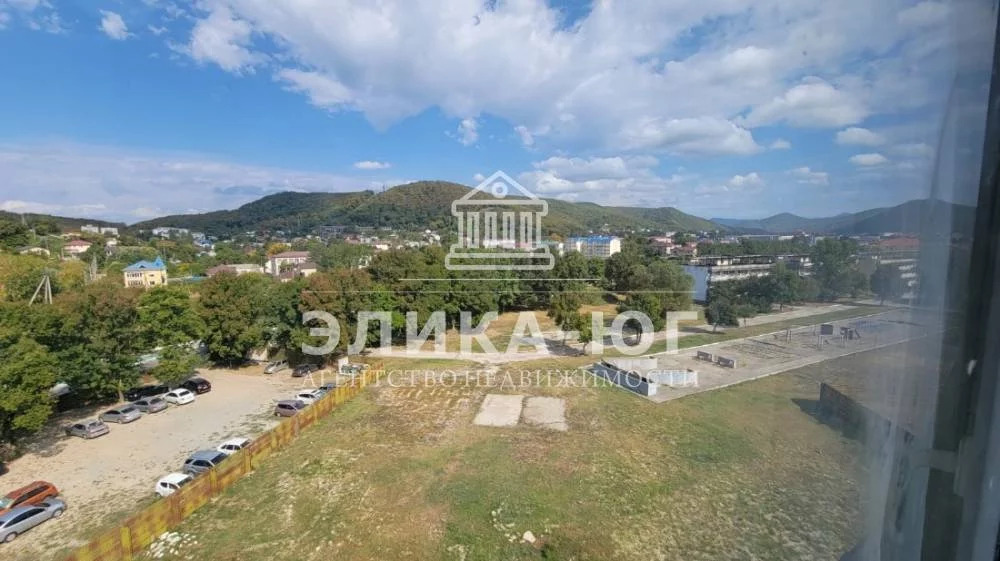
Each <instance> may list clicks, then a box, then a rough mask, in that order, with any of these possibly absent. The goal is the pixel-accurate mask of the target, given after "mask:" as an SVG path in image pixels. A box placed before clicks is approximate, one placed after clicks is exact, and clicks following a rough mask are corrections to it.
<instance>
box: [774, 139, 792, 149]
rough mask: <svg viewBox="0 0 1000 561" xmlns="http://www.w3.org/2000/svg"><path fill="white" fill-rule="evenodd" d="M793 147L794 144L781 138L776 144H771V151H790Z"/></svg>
mask: <svg viewBox="0 0 1000 561" xmlns="http://www.w3.org/2000/svg"><path fill="white" fill-rule="evenodd" d="M791 147H792V143H791V142H788V141H787V140H785V139H784V138H779V139H778V140H775V141H774V142H772V143H771V146H769V148H770V149H771V150H788V149H789V148H791Z"/></svg>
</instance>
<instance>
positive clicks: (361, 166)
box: [354, 160, 392, 170]
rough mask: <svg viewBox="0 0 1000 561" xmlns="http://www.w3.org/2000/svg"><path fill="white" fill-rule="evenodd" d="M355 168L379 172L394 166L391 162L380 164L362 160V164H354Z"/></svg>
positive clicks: (374, 161)
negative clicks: (378, 170)
mask: <svg viewBox="0 0 1000 561" xmlns="http://www.w3.org/2000/svg"><path fill="white" fill-rule="evenodd" d="M354 167H355V168H357V169H367V170H377V169H389V168H390V167H392V164H390V163H389V162H379V161H377V160H362V161H360V162H354Z"/></svg>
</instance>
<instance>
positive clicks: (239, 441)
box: [216, 437, 252, 456]
mask: <svg viewBox="0 0 1000 561" xmlns="http://www.w3.org/2000/svg"><path fill="white" fill-rule="evenodd" d="M251 442H252V440H250V439H249V438H242V437H241V438H230V439H229V440H227V441H225V442H223V443H222V444H220V445H219V446H218V447H217V448H216V450H218V451H219V452H222V453H223V454H225V455H227V456H229V455H231V454H235V453H237V452H239V451H240V450H242V449H244V448H246V447H247V446H250V443H251Z"/></svg>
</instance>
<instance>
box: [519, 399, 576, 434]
mask: <svg viewBox="0 0 1000 561" xmlns="http://www.w3.org/2000/svg"><path fill="white" fill-rule="evenodd" d="M523 413H524V422H526V423H528V424H529V425H533V426H537V427H541V428H545V429H550V430H557V431H564V432H565V431H566V430H567V429H569V426H568V425H567V424H566V400H564V399H562V398H558V397H529V398H528V399H526V400H525V402H524V412H523Z"/></svg>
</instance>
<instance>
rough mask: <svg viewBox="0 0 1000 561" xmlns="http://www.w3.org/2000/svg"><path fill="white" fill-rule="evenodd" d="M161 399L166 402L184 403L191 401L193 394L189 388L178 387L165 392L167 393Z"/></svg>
mask: <svg viewBox="0 0 1000 561" xmlns="http://www.w3.org/2000/svg"><path fill="white" fill-rule="evenodd" d="M163 399H165V400H166V401H167V403H173V404H174V405H184V404H186V403H191V402H192V401H194V394H193V393H191V391H190V390H185V389H183V388H178V389H176V390H173V391H171V392H167V395H165V396H163Z"/></svg>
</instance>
